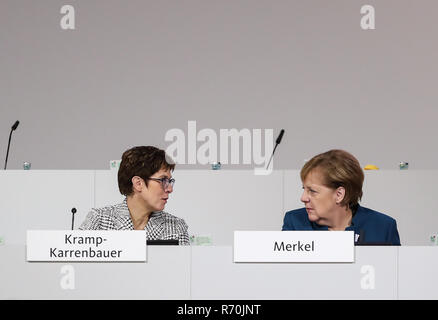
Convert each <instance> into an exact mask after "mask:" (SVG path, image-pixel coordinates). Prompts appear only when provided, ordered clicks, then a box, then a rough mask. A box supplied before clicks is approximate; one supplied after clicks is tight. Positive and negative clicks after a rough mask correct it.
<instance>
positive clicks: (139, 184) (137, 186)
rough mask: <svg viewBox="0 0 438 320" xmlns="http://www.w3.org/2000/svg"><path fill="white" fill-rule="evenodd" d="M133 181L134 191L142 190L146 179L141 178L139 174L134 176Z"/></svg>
mask: <svg viewBox="0 0 438 320" xmlns="http://www.w3.org/2000/svg"><path fill="white" fill-rule="evenodd" d="M131 182H132V190H133V191H138V192H141V190H143V183H144V181H143V179H142V178H140V177H139V176H133V177H132V179H131Z"/></svg>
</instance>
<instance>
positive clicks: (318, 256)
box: [234, 231, 354, 262]
mask: <svg viewBox="0 0 438 320" xmlns="http://www.w3.org/2000/svg"><path fill="white" fill-rule="evenodd" d="M234 262H354V232H353V231H234Z"/></svg>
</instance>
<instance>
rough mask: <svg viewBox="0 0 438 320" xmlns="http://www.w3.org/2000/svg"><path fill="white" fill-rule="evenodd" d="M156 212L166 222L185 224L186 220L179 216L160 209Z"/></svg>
mask: <svg viewBox="0 0 438 320" xmlns="http://www.w3.org/2000/svg"><path fill="white" fill-rule="evenodd" d="M156 214H158V215H159V217H160V218H162V219H163V220H164V221H165V222H167V223H172V224H182V225H186V222H185V221H184V219H182V218H179V217H177V216H175V215H173V214H170V213H169V212H166V211H160V212H157V213H156Z"/></svg>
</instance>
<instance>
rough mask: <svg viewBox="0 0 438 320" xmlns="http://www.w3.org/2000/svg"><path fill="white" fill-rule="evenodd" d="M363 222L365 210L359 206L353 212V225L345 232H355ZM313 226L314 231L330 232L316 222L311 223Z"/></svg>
mask: <svg viewBox="0 0 438 320" xmlns="http://www.w3.org/2000/svg"><path fill="white" fill-rule="evenodd" d="M362 220H363V209H362V207H361V206H360V205H359V204H358V205H357V207H356V208H355V210H354V212H353V218H352V219H351V225H350V226H348V227H347V228H345V230H347V231H348V230H353V231H355V230H356V228H357V227H358V226H359V225H360V224H361V222H362ZM310 223H311V224H312V228H313V230H328V227H327V226H321V225H319V224H317V223H316V222H310Z"/></svg>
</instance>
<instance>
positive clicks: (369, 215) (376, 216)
mask: <svg viewBox="0 0 438 320" xmlns="http://www.w3.org/2000/svg"><path fill="white" fill-rule="evenodd" d="M356 214H359V216H358V217H360V218H362V219H367V220H374V221H376V222H382V223H385V222H386V223H395V222H396V221H395V219H394V218H392V217H391V216H389V215H387V214H385V213H382V212H379V211H377V210H373V209H370V208H366V207H362V206H359V208H358V209H357V212H356Z"/></svg>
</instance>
